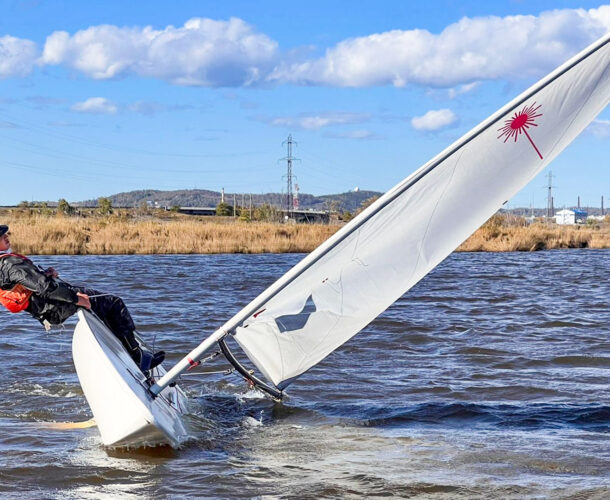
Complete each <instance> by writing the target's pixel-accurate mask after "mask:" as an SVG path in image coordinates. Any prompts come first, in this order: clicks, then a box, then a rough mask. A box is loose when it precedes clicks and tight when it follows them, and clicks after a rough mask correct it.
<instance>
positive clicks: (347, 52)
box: [269, 5, 610, 87]
mask: <svg viewBox="0 0 610 500" xmlns="http://www.w3.org/2000/svg"><path fill="white" fill-rule="evenodd" d="M608 30H610V5H605V6H602V7H600V8H598V9H591V10H588V11H587V10H584V9H563V10H553V11H548V12H543V13H542V14H540V15H539V16H537V17H536V16H507V17H496V16H488V17H478V18H467V17H465V18H463V19H461V20H460V21H458V22H457V23H454V24H451V25H449V26H447V27H446V28H445V29H444V30H443V31H442V32H441V33H440V34H433V33H430V32H429V31H427V30H422V29H415V30H406V31H405V30H393V31H386V32H384V33H376V34H372V35H369V36H364V37H358V38H351V39H347V40H344V41H342V42H340V43H338V44H337V45H336V46H335V47H333V48H330V49H328V50H327V51H326V54H325V56H324V57H322V58H319V59H315V60H306V61H303V62H300V63H292V64H283V65H279V66H278V67H277V68H276V69H275V70H274V71H273V73H272V74H271V75H270V77H269V79H270V80H272V81H276V82H281V83H295V84H301V85H328V86H337V87H368V86H378V85H394V86H396V87H403V86H405V85H407V84H409V83H414V84H420V85H427V86H432V87H454V86H456V85H460V84H469V83H471V82H473V81H474V80H495V79H504V78H506V79H519V78H524V77H525V78H529V77H537V76H541V75H543V74H545V73H547V72H549V71H550V70H551V69H553V68H554V67H555V66H557V65H558V64H560V63H562V62H563V61H565V60H566V59H568V58H569V57H570V56H572V55H573V54H575V53H576V52H577V51H578V50H580V49H582V48H584V47H585V46H586V45H587V44H589V43H591V42H592V41H594V40H595V39H596V38H598V37H600V36H602V35H604V34H605V33H606V32H607V31H608Z"/></svg>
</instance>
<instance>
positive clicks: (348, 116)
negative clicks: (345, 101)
mask: <svg viewBox="0 0 610 500" xmlns="http://www.w3.org/2000/svg"><path fill="white" fill-rule="evenodd" d="M369 119H370V115H367V114H363V113H347V112H341V113H321V114H317V115H299V116H288V117H276V118H271V119H262V121H265V122H267V123H270V124H271V125H276V126H278V127H292V128H300V129H303V130H319V129H321V128H324V127H328V126H331V125H348V124H353V123H362V122H365V121H368V120H369Z"/></svg>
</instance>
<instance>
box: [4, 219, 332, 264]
mask: <svg viewBox="0 0 610 500" xmlns="http://www.w3.org/2000/svg"><path fill="white" fill-rule="evenodd" d="M4 220H5V221H6V222H5V223H8V224H10V228H11V233H12V237H11V240H12V244H13V249H14V250H15V251H18V252H21V253H24V254H26V255H28V254H30V255H31V254H37V255H59V254H67V255H85V254H108V255H110V254H191V253H267V252H274V253H288V252H311V251H312V250H313V249H314V248H316V247H317V246H318V245H319V244H320V243H322V242H323V241H324V240H325V239H327V238H328V237H329V236H330V235H331V234H333V233H334V232H335V231H336V230H337V226H329V225H288V224H284V225H282V224H273V223H264V222H253V223H243V222H233V221H230V222H218V221H216V220H211V219H207V220H198V219H176V220H166V221H162V220H126V219H123V218H114V217H111V218H86V219H82V218H77V217H70V218H58V217H37V216H34V217H29V218H17V219H15V220H11V219H10V218H8V220H6V219H4Z"/></svg>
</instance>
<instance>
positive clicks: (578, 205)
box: [577, 195, 580, 210]
mask: <svg viewBox="0 0 610 500" xmlns="http://www.w3.org/2000/svg"><path fill="white" fill-rule="evenodd" d="M577 208H578V210H580V195H578V207H577Z"/></svg>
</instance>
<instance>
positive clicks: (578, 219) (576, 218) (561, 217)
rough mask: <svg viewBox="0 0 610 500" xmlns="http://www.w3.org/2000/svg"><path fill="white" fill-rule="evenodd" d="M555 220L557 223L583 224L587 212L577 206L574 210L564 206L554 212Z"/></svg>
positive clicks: (585, 220)
mask: <svg viewBox="0 0 610 500" xmlns="http://www.w3.org/2000/svg"><path fill="white" fill-rule="evenodd" d="M555 222H556V223H557V224H584V223H585V222H587V212H585V211H584V210H580V209H578V208H575V209H574V210H569V209H567V208H565V209H563V210H560V211H559V212H557V213H556V214H555Z"/></svg>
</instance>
